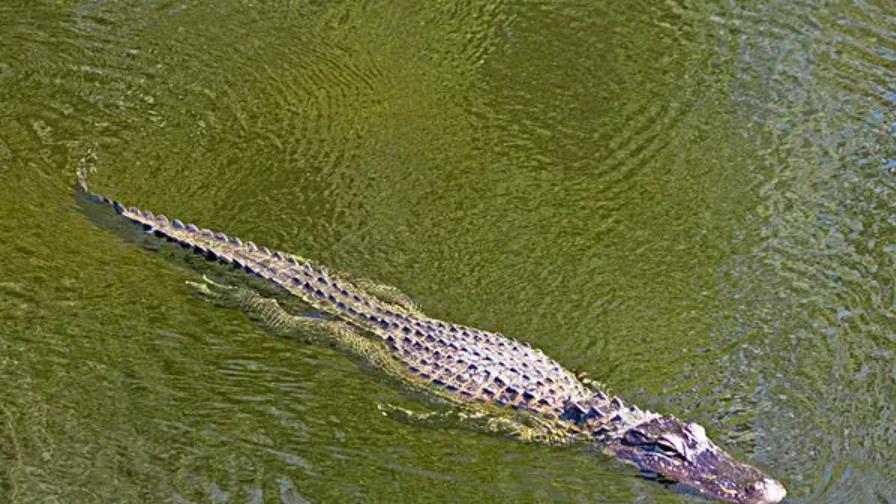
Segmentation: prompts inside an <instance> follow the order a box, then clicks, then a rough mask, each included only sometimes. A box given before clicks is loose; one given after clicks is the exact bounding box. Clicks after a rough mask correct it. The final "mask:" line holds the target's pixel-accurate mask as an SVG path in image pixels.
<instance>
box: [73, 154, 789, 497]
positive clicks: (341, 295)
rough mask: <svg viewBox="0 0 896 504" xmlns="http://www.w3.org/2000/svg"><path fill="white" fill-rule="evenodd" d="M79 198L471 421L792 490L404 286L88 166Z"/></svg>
mask: <svg viewBox="0 0 896 504" xmlns="http://www.w3.org/2000/svg"><path fill="white" fill-rule="evenodd" d="M75 191H76V197H77V199H78V200H79V201H80V202H82V204H83V205H92V206H93V207H96V208H101V209H104V210H102V211H104V212H106V213H107V214H108V218H110V219H114V220H121V219H123V220H124V221H126V222H130V223H133V224H135V225H137V226H142V228H143V230H144V231H146V232H147V233H149V234H152V235H155V236H157V237H159V238H163V239H166V240H167V241H171V242H176V243H177V244H179V245H180V246H181V247H183V248H184V249H187V250H189V251H192V252H194V253H196V254H199V255H201V256H204V257H205V258H206V259H209V260H211V261H216V262H220V263H223V264H225V265H229V266H231V267H233V268H235V269H237V270H241V271H244V272H245V273H248V274H249V275H253V276H255V277H258V278H259V279H261V280H260V282H262V283H265V284H268V285H271V284H272V285H273V286H274V288H275V289H276V290H278V291H285V293H286V294H285V295H286V296H287V297H295V298H297V300H298V301H300V302H301V303H302V304H303V305H307V306H309V307H311V308H312V309H313V310H315V311H316V312H317V313H319V314H320V315H321V316H313V317H310V316H302V315H293V314H292V313H291V312H288V311H287V310H286V309H284V308H283V307H282V306H281V304H280V303H278V302H277V301H276V300H275V299H273V298H270V297H264V296H262V295H260V294H258V292H257V290H254V289H251V288H250V289H241V288H239V287H236V286H233V285H222V284H220V283H217V282H215V281H213V280H210V279H208V278H205V283H195V285H196V286H197V288H198V289H199V292H201V293H203V294H204V295H206V296H208V297H210V298H213V299H220V300H228V299H229V300H230V302H232V303H235V304H237V305H239V306H240V307H242V308H244V309H246V310H248V311H249V312H253V313H254V314H255V316H256V318H258V319H260V320H261V321H263V322H265V323H267V324H268V325H269V326H271V327H273V328H278V329H280V330H283V331H285V332H290V333H292V334H295V335H298V336H299V337H302V338H304V339H306V340H308V341H310V342H312V343H328V344H330V345H333V346H335V347H338V348H339V349H341V350H344V351H346V352H347V353H349V354H351V355H353V356H354V357H356V358H358V359H359V360H361V361H362V362H365V363H369V364H371V365H372V366H373V367H375V368H378V369H380V370H382V371H383V372H385V373H386V374H388V375H390V376H392V377H394V378H396V379H397V380H398V381H399V382H400V383H402V384H403V385H406V386H408V387H412V388H414V389H418V390H422V391H424V392H425V393H427V394H429V395H431V396H433V397H436V398H440V399H444V400H445V401H447V402H448V403H449V404H451V405H454V406H453V409H456V410H457V411H459V412H460V413H459V416H460V417H462V418H464V419H465V420H467V421H469V422H470V423H471V424H472V425H481V426H482V427H483V428H484V429H486V430H488V431H491V432H503V433H507V434H509V435H512V436H514V437H517V438H520V439H523V440H528V441H532V442H543V443H551V444H564V445H574V444H582V445H586V446H590V447H596V448H597V449H598V450H599V451H602V452H604V453H606V454H607V455H609V456H612V457H616V458H618V459H620V460H622V461H623V462H626V463H628V464H631V465H634V466H635V467H637V468H638V469H640V471H641V472H642V474H643V475H645V476H646V477H648V478H653V479H656V480H658V481H660V482H663V483H668V484H672V483H675V484H676V485H683V487H681V489H682V490H683V491H685V492H687V493H691V494H696V495H698V496H700V497H703V498H707V499H718V500H722V501H727V502H735V503H741V504H771V503H777V502H780V501H781V500H782V499H783V498H784V497H785V495H786V493H787V492H786V490H785V488H784V486H783V485H782V484H781V483H780V482H779V481H777V480H775V479H773V478H771V477H769V476H767V475H765V474H764V473H763V472H762V471H760V470H759V469H757V468H755V467H753V466H751V465H748V464H746V463H743V462H740V461H738V460H737V459H735V458H734V457H732V456H731V455H729V454H728V453H727V452H726V451H724V450H723V449H722V448H720V447H719V446H717V445H716V444H715V443H713V441H711V440H710V439H709V438H708V437H707V435H706V431H705V429H704V428H703V427H702V426H700V425H698V424H696V423H693V422H690V423H686V422H683V421H681V420H679V419H678V418H676V417H674V416H672V415H661V414H658V413H654V412H651V411H647V410H643V409H640V408H637V407H635V406H630V405H628V406H627V405H625V404H624V403H623V401H622V400H621V399H620V398H619V397H617V396H614V395H612V394H609V393H607V392H605V391H603V390H600V387H597V386H595V385H594V384H593V383H587V382H586V380H583V379H580V378H579V377H577V376H576V375H575V374H574V373H573V372H571V371H569V370H568V369H566V368H564V367H563V366H561V365H560V364H558V363H557V362H556V361H555V360H553V359H551V358H550V357H548V356H546V355H545V354H544V353H543V352H542V351H540V350H538V349H536V348H533V347H531V346H530V345H528V344H524V343H520V342H519V341H517V340H514V339H511V338H507V337H505V336H503V335H501V334H499V333H496V332H489V331H484V330H479V329H476V328H473V327H468V326H465V325H461V324H455V323H449V322H445V321H442V320H437V319H434V318H431V317H428V316H426V315H425V314H423V312H422V311H420V309H419V308H418V307H417V306H416V305H414V304H413V302H412V301H410V299H409V298H407V297H406V296H403V295H402V294H401V293H400V292H399V291H397V289H394V288H393V289H389V288H383V286H379V287H378V286H376V284H373V283H372V282H369V281H362V280H357V279H354V278H353V277H347V276H346V275H343V274H338V273H336V272H333V271H330V270H328V269H327V268H325V267H322V266H320V265H317V264H315V263H313V262H312V261H310V260H308V259H304V258H302V257H299V256H295V255H291V254H287V253H284V252H280V251H272V250H270V249H268V248H267V247H264V246H258V245H256V244H254V243H253V242H251V241H243V240H241V239H240V238H238V237H236V236H227V235H226V234H224V233H221V232H214V231H211V230H209V229H204V228H200V227H199V226H196V225H195V224H192V223H184V222H182V221H180V220H178V219H169V218H168V217H166V216H164V215H161V214H159V215H155V214H153V213H152V212H149V211H147V210H140V209H138V208H136V207H126V206H125V205H123V204H122V203H120V202H118V201H115V200H112V199H109V198H108V197H105V196H99V195H96V194H94V193H92V192H91V191H90V189H89V188H88V185H87V177H86V175H85V174H84V173H83V172H81V171H79V175H78V177H77V182H76V184H75ZM112 211H114V213H113V212H112ZM384 413H388V414H391V415H394V416H397V417H401V416H405V417H408V418H414V419H421V420H426V419H430V420H432V418H430V417H429V416H427V415H419V416H418V417H416V418H415V417H414V413H413V412H410V411H408V410H404V409H402V408H394V407H393V408H385V410H384Z"/></svg>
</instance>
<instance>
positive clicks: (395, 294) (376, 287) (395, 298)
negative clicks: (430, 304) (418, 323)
mask: <svg viewBox="0 0 896 504" xmlns="http://www.w3.org/2000/svg"><path fill="white" fill-rule="evenodd" d="M352 283H354V284H355V285H356V286H357V287H358V288H360V289H362V290H364V291H365V292H367V293H369V294H371V295H373V296H375V297H377V298H378V299H380V300H381V301H385V302H386V303H389V304H392V305H395V306H399V307H401V308H403V309H405V310H406V311H407V312H408V313H409V314H410V315H414V316H417V317H424V316H425V315H424V314H423V312H422V311H421V310H420V307H419V306H417V304H416V303H414V300H413V299H411V297H410V296H408V295H407V294H405V293H404V292H401V290H399V289H398V288H397V287H393V286H391V285H386V284H381V283H376V282H374V281H373V280H369V279H367V278H354V279H352Z"/></svg>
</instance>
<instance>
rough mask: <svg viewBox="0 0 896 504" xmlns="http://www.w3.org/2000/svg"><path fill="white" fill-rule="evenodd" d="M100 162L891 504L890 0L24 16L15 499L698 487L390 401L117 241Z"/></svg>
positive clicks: (13, 200)
mask: <svg viewBox="0 0 896 504" xmlns="http://www.w3.org/2000/svg"><path fill="white" fill-rule="evenodd" d="M89 153H92V154H89ZM82 159H85V160H86V161H85V162H89V163H92V165H93V166H94V167H95V168H96V174H95V176H94V178H93V183H94V186H95V189H96V190H97V191H99V192H103V193H105V194H108V195H110V196H113V197H116V198H119V199H121V200H122V201H124V202H126V203H128V204H134V205H139V206H141V207H146V208H149V209H152V210H155V211H164V212H165V213H167V214H168V215H175V216H180V217H182V218H184V219H188V220H191V221H194V222H196V223H199V224H201V225H204V226H207V227H211V228H216V229H221V230H224V231H227V232H233V233H235V234H238V235H240V236H242V237H245V238H251V239H254V240H256V241H258V242H260V243H264V244H267V245H269V246H272V247H277V248H281V249H284V250H288V251H292V252H295V253H300V254H302V255H305V256H308V257H313V258H315V259H318V260H320V261H321V262H323V263H324V264H328V265H330V266H331V267H333V268H334V269H337V270H342V271H348V272H352V273H356V274H359V275H362V276H366V277H370V278H373V279H376V280H378V281H382V282H384V283H388V284H391V285H395V286H397V287H399V288H401V289H402V290H403V291H405V292H407V293H409V294H410V295H411V296H413V298H414V299H416V300H417V301H418V303H419V304H420V305H421V306H422V307H423V308H424V310H425V311H426V312H427V313H429V314H430V315H433V316H437V317H440V318H445V319H448V320H453V321H457V322H463V323H467V324H471V325H475V326H478V327H482V328H485V329H491V330H499V331H501V332H503V333H505V334H508V335H513V336H517V337H519V338H521V339H523V340H526V341H529V342H531V343H533V344H534V345H537V346H539V347H541V348H543V349H544V350H545V351H546V353H548V354H549V355H551V356H552V357H554V358H556V359H557V360H558V361H560V362H561V363H563V364H565V365H567V366H569V367H570V368H573V369H575V370H577V371H580V372H586V373H588V374H589V375H590V376H592V377H593V378H596V379H597V380H599V381H602V382H605V383H607V384H608V385H609V386H610V387H611V388H612V390H613V391H614V392H616V393H619V394H620V395H621V396H622V397H624V398H626V399H627V400H629V401H631V402H633V403H636V404H639V405H642V406H644V407H648V408H650V409H654V410H658V411H662V412H668V413H674V414H676V415H678V416H680V417H683V418H686V419H689V420H696V421H698V422H700V423H702V424H703V425H705V426H706V427H707V430H708V432H709V434H710V435H711V436H712V437H713V438H714V439H716V440H717V441H718V442H719V443H720V444H721V445H723V446H725V447H726V448H728V449H729V450H730V451H732V452H734V453H736V454H738V455H739V456H740V457H742V458H744V459H746V460H749V461H750V462H752V463H754V464H756V465H758V466H760V467H762V468H764V469H765V470H767V471H768V472H769V473H770V474H772V475H774V476H776V477H778V478H780V479H781V480H782V481H783V482H784V483H785V484H786V485H787V487H788V489H789V491H790V497H789V499H790V502H806V503H810V502H811V503H815V502H823V503H835V502H836V503H852V502H861V503H864V502H869V503H893V502H896V476H894V474H896V449H894V448H896V269H894V262H896V206H894V205H896V203H894V202H896V5H894V4H893V3H892V2H890V1H889V0H868V1H855V2H850V3H846V2H837V3H834V2H792V1H784V0H780V1H767V2H731V1H724V2H715V1H705V2H699V1H686V2H675V1H670V2H653V1H644V2H576V3H572V2H538V3H528V2H527V3H522V2H494V1H483V2H477V1H474V2H378V1H369V2H354V3H328V2H312V1H298V0H284V1H282V2H274V1H261V0H255V1H250V0H241V1H236V0H234V1H230V2H189V1H186V0H155V1H142V2H138V1H130V2H111V1H110V2H102V1H89V2H88V1H84V2H77V1H63V0H60V1H53V2H51V1H34V2H32V1H27V2H26V1H17V0H13V1H5V2H3V3H2V4H0V249H2V261H0V384H2V385H0V496H3V500H4V501H13V502H234V503H236V502H240V503H242V502H281V501H282V502H306V501H310V502H690V501H694V498H693V497H689V496H686V495H680V494H676V493H674V492H672V491H670V490H669V489H668V488H664V487H663V486H661V485H659V484H657V483H655V482H651V481H647V480H644V479H641V478H638V477H637V475H636V474H635V473H634V471H633V470H631V469H630V468H628V467H626V466H622V465H621V464H619V463H617V462H615V461H613V460H610V459H607V458H605V457H601V456H594V455H593V454H591V453H588V452H587V451H585V450H582V449H568V448H556V447H554V448H552V447H544V446H539V445H526V444H522V443H517V442H514V441H511V440H507V439H504V438H501V437H498V436H489V435H485V434H480V433H476V432H472V431H468V430H465V429H463V428H460V427H458V428H456V429H454V428H445V429H438V428H429V427H421V426H415V425H407V424H404V423H400V422H396V421H395V420H392V419H390V418H386V417H383V416H381V415H380V414H379V412H378V409H377V405H378V404H382V403H390V404H399V403H400V404H415V400H414V398H413V397H410V396H409V394H408V393H407V391H404V390H402V389H401V388H397V387H396V386H395V385H394V384H393V383H390V382H388V381H387V380H383V379H382V377H380V376H378V375H376V374H375V373H372V372H371V371H370V370H367V369H364V368H362V367H359V366H357V365H355V364H354V363H353V362H352V361H351V360H349V359H347V358H346V357H345V356H343V355H341V354H339V353H338V352H336V351H334V350H331V349H327V348H317V347H309V346H306V345H302V344H300V343H296V342H293V341H287V340H284V339H281V338H277V337H274V336H272V335H270V334H268V333H266V332H264V331H263V330H262V329H261V328H260V327H259V326H257V325H256V324H254V323H253V322H252V321H250V320H248V319H247V318H246V316H245V315H243V314H241V313H239V312H237V311H230V310H226V309H222V308H218V307H215V306H212V305H210V304H208V303H206V302H204V301H202V300H200V299H198V298H197V297H196V296H194V295H193V291H192V289H191V288H190V287H189V286H188V285H187V284H186V283H185V282H186V281H188V280H196V279H197V278H198V276H199V272H197V271H196V270H195V268H192V267H191V266H190V265H189V264H188V263H187V262H184V261H183V260H182V259H178V258H177V257H176V256H171V255H170V254H166V253H164V252H162V253H159V252H154V251H151V250H147V249H145V248H143V247H140V246H137V245H135V244H133V243H128V242H126V241H123V240H122V239H121V238H120V237H119V236H117V235H116V234H114V233H110V232H109V231H108V230H106V229H102V228H100V227H97V226H95V225H93V224H92V223H91V222H90V220H88V219H87V218H86V216H85V215H84V214H83V213H82V212H81V211H79V210H78V208H77V207H76V205H75V204H74V201H73V199H72V192H71V186H72V181H73V173H74V170H75V169H76V167H77V166H78V164H79V161H80V160H82ZM420 407H421V408H425V407H426V406H425V405H423V406H420Z"/></svg>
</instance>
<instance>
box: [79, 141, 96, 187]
mask: <svg viewBox="0 0 896 504" xmlns="http://www.w3.org/2000/svg"><path fill="white" fill-rule="evenodd" d="M95 162H96V154H94V153H93V149H88V150H87V154H85V155H84V157H82V158H81V159H80V160H79V161H78V168H77V169H76V170H75V194H76V195H85V196H86V195H92V194H93V193H91V192H90V184H89V178H90V174H91V173H93V172H94V171H96V169H95V168H94V167H93V164H94V163H95Z"/></svg>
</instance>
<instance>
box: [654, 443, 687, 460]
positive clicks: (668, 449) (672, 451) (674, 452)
mask: <svg viewBox="0 0 896 504" xmlns="http://www.w3.org/2000/svg"><path fill="white" fill-rule="evenodd" d="M654 446H656V447H657V449H658V450H659V451H660V452H662V453H663V454H664V455H668V456H670V457H681V454H680V453H679V452H678V449H677V448H676V447H675V446H674V445H672V444H671V443H669V442H668V441H664V440H662V439H660V440H657V442H656V443H654Z"/></svg>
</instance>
